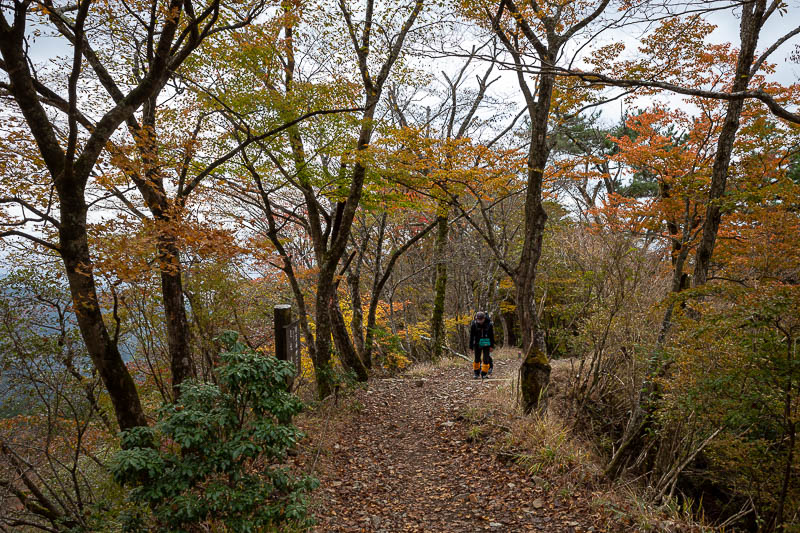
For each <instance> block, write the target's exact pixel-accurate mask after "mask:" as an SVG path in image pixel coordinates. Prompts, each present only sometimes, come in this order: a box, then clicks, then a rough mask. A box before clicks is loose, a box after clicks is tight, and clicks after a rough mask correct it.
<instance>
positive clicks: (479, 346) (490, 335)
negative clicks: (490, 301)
mask: <svg viewBox="0 0 800 533" xmlns="http://www.w3.org/2000/svg"><path fill="white" fill-rule="evenodd" d="M469 349H470V350H473V349H474V350H475V362H474V363H472V370H473V371H474V372H475V376H474V379H478V378H485V377H487V376H491V375H492V368H493V367H494V361H492V356H491V355H490V354H491V352H492V351H494V327H493V326H492V321H491V320H489V315H487V314H486V313H484V312H483V311H478V312H477V313H476V314H475V320H473V321H472V323H471V324H470V326H469ZM481 356H483V364H481Z"/></svg>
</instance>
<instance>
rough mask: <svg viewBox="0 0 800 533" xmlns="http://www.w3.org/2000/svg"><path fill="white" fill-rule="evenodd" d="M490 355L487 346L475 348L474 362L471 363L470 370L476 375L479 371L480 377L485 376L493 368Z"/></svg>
mask: <svg viewBox="0 0 800 533" xmlns="http://www.w3.org/2000/svg"><path fill="white" fill-rule="evenodd" d="M491 353H492V352H491V350H489V347H488V346H476V347H475V362H474V363H472V370H474V371H475V373H476V374H477V373H478V371H480V373H481V375H483V376H485V375H486V374H487V373H488V372H489V369H490V368H492V367H493V366H494V361H492V356H491ZM481 354H483V364H481Z"/></svg>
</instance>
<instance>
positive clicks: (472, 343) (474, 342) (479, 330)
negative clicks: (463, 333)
mask: <svg viewBox="0 0 800 533" xmlns="http://www.w3.org/2000/svg"><path fill="white" fill-rule="evenodd" d="M482 337H488V338H489V341H490V342H491V344H490V346H491V347H492V348H494V326H493V325H492V321H491V320H489V319H488V318H487V319H486V320H484V321H483V325H481V324H478V321H477V320H473V321H472V324H470V325H469V349H470V350H474V349H476V348H478V346H479V342H480V341H479V340H478V339H480V338H482Z"/></svg>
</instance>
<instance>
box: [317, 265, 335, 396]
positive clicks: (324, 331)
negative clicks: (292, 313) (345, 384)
mask: <svg viewBox="0 0 800 533" xmlns="http://www.w3.org/2000/svg"><path fill="white" fill-rule="evenodd" d="M331 277H332V276H331ZM331 277H328V276H325V277H323V272H320V277H319V281H318V282H317V299H316V313H315V318H316V322H317V324H316V326H317V327H316V339H315V342H314V346H315V351H316V352H317V360H316V365H315V369H314V374H315V376H316V381H317V397H319V399H321V400H322V399H325V398H327V397H328V396H330V394H331V393H332V392H333V386H334V379H333V368H332V367H331V331H332V326H331V318H330V313H329V312H328V305H329V302H330V299H331V294H332V292H333V291H332V290H331V289H332V283H331V282H330V279H331Z"/></svg>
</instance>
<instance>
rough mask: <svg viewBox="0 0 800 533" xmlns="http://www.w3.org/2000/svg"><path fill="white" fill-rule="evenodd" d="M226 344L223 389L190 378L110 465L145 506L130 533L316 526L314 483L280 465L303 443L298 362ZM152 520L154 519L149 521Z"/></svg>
mask: <svg viewBox="0 0 800 533" xmlns="http://www.w3.org/2000/svg"><path fill="white" fill-rule="evenodd" d="M237 337H238V335H237V334H236V333H235V332H227V333H225V334H223V335H222V336H221V337H220V338H219V339H218V340H220V341H221V342H222V343H223V345H224V346H225V347H226V351H224V352H223V353H222V354H220V366H219V367H218V368H217V370H216V376H217V381H218V384H212V383H199V382H196V381H190V382H187V383H185V384H184V385H183V386H182V387H181V396H180V400H179V401H178V402H176V403H175V404H170V405H165V406H163V407H162V408H161V409H160V410H159V412H158V422H157V423H156V424H155V426H154V427H152V428H151V427H138V428H134V429H132V430H130V431H126V432H124V433H123V434H122V448H123V450H122V451H120V452H119V453H118V454H117V455H116V457H115V458H114V461H113V463H112V473H113V475H114V478H115V480H116V481H117V482H119V483H121V484H123V485H126V486H129V487H132V490H131V491H130V495H129V498H130V499H131V500H132V502H134V503H135V504H138V505H139V509H140V510H139V512H138V513H136V514H135V515H131V516H130V518H129V520H128V523H127V529H128V530H130V531H138V530H144V529H151V528H152V526H153V523H155V525H156V527H157V529H158V530H159V531H187V530H190V529H192V526H194V525H197V524H201V523H211V524H219V525H224V527H226V528H227V529H229V530H231V531H271V530H277V529H279V528H286V527H293V528H296V529H303V528H305V527H308V526H309V525H310V519H309V517H308V515H307V509H306V494H307V492H308V491H310V490H313V489H314V488H315V487H316V484H317V482H316V480H314V479H313V478H309V477H304V476H303V477H299V476H296V475H295V474H293V473H292V472H290V471H289V469H288V468H286V467H285V466H281V462H283V460H284V459H285V455H286V452H287V450H288V449H290V448H292V447H293V446H294V445H295V444H296V443H297V441H298V440H299V439H300V438H301V437H302V434H301V432H300V431H299V430H298V429H297V428H295V427H294V426H293V425H292V424H291V420H292V417H293V416H294V415H296V414H297V413H299V412H300V410H301V409H302V403H301V402H300V400H298V399H297V397H295V396H294V395H292V394H291V393H290V392H288V390H287V386H286V382H287V378H289V377H291V376H292V375H293V373H294V368H293V366H292V365H291V363H288V362H286V361H280V360H278V359H276V358H274V357H267V356H264V355H263V354H257V353H255V352H254V351H252V350H250V349H249V348H247V347H246V346H245V345H244V344H242V343H240V342H238V341H237ZM148 513H149V515H150V516H148Z"/></svg>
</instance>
